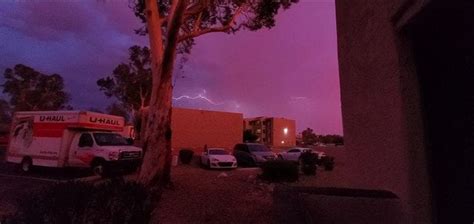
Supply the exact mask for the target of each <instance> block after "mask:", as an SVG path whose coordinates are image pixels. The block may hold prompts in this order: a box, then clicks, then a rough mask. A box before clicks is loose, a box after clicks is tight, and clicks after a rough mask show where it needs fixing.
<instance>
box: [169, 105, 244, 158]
mask: <svg viewBox="0 0 474 224" xmlns="http://www.w3.org/2000/svg"><path fill="white" fill-rule="evenodd" d="M242 123H243V115H242V114H240V113H228V112H218V111H205V110H193V109H184V108H173V113H172V117H171V128H172V130H173V135H172V148H173V149H174V150H179V149H182V148H192V149H195V150H196V152H198V151H199V152H200V151H201V150H202V149H203V148H204V145H207V146H208V147H224V148H228V149H232V148H233V147H234V145H235V144H236V143H239V142H242V133H243V127H242Z"/></svg>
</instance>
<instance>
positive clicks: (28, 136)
mask: <svg viewBox="0 0 474 224" xmlns="http://www.w3.org/2000/svg"><path fill="white" fill-rule="evenodd" d="M12 134H13V136H12V142H11V147H12V150H13V151H16V152H19V153H22V152H25V151H26V150H27V149H28V148H29V147H30V146H31V143H32V142H33V117H22V118H17V119H16V120H15V123H14V125H13V133H12Z"/></svg>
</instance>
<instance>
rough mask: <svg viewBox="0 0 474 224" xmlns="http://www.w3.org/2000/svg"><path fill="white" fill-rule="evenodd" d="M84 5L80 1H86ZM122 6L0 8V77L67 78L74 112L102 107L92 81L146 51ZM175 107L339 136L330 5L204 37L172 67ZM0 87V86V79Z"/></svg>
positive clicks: (305, 6)
mask: <svg viewBox="0 0 474 224" xmlns="http://www.w3.org/2000/svg"><path fill="white" fill-rule="evenodd" d="M86 3H88V4H86ZM127 4H128V0H124V1H95V0H91V1H46V2H42V3H39V2H35V3H31V2H28V3H26V2H25V3H21V1H20V3H13V1H12V2H8V1H7V2H5V1H2V2H1V3H0V18H1V19H0V71H1V72H2V74H3V71H4V69H5V68H7V67H13V66H14V65H15V64H18V63H23V64H26V65H28V66H31V67H33V68H35V69H37V70H39V71H41V72H43V73H47V74H51V73H58V74H60V75H62V76H63V77H64V79H65V81H66V88H67V90H68V91H69V92H71V95H72V102H71V104H72V105H73V106H74V107H75V108H77V109H87V108H90V107H96V108H101V109H103V108H105V107H106V106H107V105H108V104H110V103H111V102H112V100H110V99H107V98H106V97H105V96H104V95H103V94H102V93H101V92H99V90H98V88H97V86H96V83H95V82H96V80H97V79H98V78H101V77H103V76H105V75H108V74H110V73H111V71H112V70H113V68H114V67H115V66H116V65H117V64H118V63H120V62H124V61H126V58H127V49H128V48H129V47H130V46H132V45H134V44H138V45H148V41H147V38H146V37H140V36H137V35H135V34H134V33H133V29H134V28H137V27H139V26H141V24H140V23H139V21H138V19H137V18H135V17H134V15H133V13H132V11H131V10H130V9H129V8H128V6H127ZM176 74H177V77H182V76H184V77H183V78H177V79H176V86H175V90H174V97H175V100H174V105H176V106H180V107H188V108H200V109H209V110H222V111H232V112H242V113H244V116H245V117H254V116H278V117H287V118H292V119H295V120H296V122H297V123H296V125H297V129H298V130H299V131H300V130H302V129H304V128H306V127H311V128H313V129H314V130H315V131H316V132H317V133H323V134H328V133H336V134H342V121H341V108H340V93H339V77H338V65H337V45H336V21H335V7H334V2H333V1H332V0H327V1H314V0H313V1H309V0H306V1H305V0H301V2H300V3H298V4H296V5H294V6H293V7H292V8H290V9H289V10H287V11H283V12H281V13H280V14H279V15H278V17H277V25H276V27H274V28H273V29H271V30H260V31H258V32H248V31H241V32H239V33H237V34H235V35H227V34H219V33H217V34H208V35H206V36H202V37H199V38H197V39H196V45H195V46H194V48H193V51H192V53H191V55H190V56H189V57H188V60H187V62H186V64H185V66H184V68H183V69H180V70H177V71H176ZM2 82H3V80H2Z"/></svg>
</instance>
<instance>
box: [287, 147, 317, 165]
mask: <svg viewBox="0 0 474 224" xmlns="http://www.w3.org/2000/svg"><path fill="white" fill-rule="evenodd" d="M306 151H311V152H313V153H316V154H318V158H321V157H324V156H326V154H325V153H324V152H318V151H316V150H313V149H311V148H303V147H296V148H290V149H288V150H286V151H283V152H281V153H279V154H278V158H279V159H283V160H290V161H295V162H298V161H299V159H300V156H301V153H303V152H306Z"/></svg>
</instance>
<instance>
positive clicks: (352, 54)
mask: <svg viewBox="0 0 474 224" xmlns="http://www.w3.org/2000/svg"><path fill="white" fill-rule="evenodd" d="M419 2H423V1H416V0H415V1H402V0H380V1H370V0H361V1H357V3H355V2H354V1H352V0H336V16H337V32H338V55H339V71H340V83H341V102H342V114H343V125H344V141H345V149H346V150H347V158H351V159H350V160H347V161H346V162H347V164H346V166H345V167H346V169H348V170H350V171H351V172H344V173H346V176H345V177H344V179H345V180H346V181H349V182H350V183H351V185H352V186H353V187H357V188H369V189H385V190H390V191H393V192H394V193H396V194H397V195H398V196H399V197H400V199H401V200H402V202H403V203H404V205H405V206H404V208H405V212H406V217H407V219H408V220H407V223H429V222H430V211H431V208H430V205H431V202H430V188H429V180H428V171H427V162H426V156H425V147H424V144H423V142H424V136H423V124H422V116H421V109H420V100H419V85H418V83H417V77H416V73H415V71H416V69H415V67H414V64H413V60H412V58H411V53H410V52H411V50H410V46H409V41H407V39H405V38H406V37H404V36H403V34H402V33H400V31H399V29H400V24H399V23H400V22H403V20H405V19H406V17H407V14H406V13H413V12H412V11H413V10H414V9H416V7H418V6H419ZM403 3H412V4H411V5H410V4H408V5H407V4H403ZM415 11H416V10H415Z"/></svg>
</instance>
